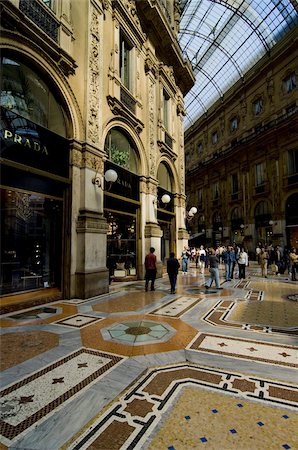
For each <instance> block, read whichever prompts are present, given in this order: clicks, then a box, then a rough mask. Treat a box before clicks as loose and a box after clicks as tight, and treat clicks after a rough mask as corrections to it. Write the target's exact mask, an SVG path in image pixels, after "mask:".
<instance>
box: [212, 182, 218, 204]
mask: <svg viewBox="0 0 298 450" xmlns="http://www.w3.org/2000/svg"><path fill="white" fill-rule="evenodd" d="M212 198H213V200H218V199H219V184H218V183H214V184H213V189H212Z"/></svg>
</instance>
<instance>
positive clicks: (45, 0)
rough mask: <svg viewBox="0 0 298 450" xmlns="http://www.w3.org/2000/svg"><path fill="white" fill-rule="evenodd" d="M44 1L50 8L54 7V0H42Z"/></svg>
mask: <svg viewBox="0 0 298 450" xmlns="http://www.w3.org/2000/svg"><path fill="white" fill-rule="evenodd" d="M42 2H43V3H44V4H45V5H46V6H47V7H48V8H50V9H54V1H53V0H42Z"/></svg>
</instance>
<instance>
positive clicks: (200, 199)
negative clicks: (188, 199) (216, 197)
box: [198, 189, 203, 208]
mask: <svg viewBox="0 0 298 450" xmlns="http://www.w3.org/2000/svg"><path fill="white" fill-rule="evenodd" d="M198 206H199V208H202V206H203V190H202V189H199V190H198Z"/></svg>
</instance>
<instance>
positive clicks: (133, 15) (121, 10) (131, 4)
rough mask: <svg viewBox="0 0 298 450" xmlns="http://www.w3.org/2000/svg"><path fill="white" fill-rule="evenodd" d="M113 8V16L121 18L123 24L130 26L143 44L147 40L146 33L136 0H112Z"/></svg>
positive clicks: (131, 30)
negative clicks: (141, 22) (139, 16)
mask: <svg viewBox="0 0 298 450" xmlns="http://www.w3.org/2000/svg"><path fill="white" fill-rule="evenodd" d="M112 8H113V17H114V18H115V19H117V20H119V22H120V23H121V25H122V26H128V27H129V29H130V32H133V34H134V36H135V37H136V38H137V39H138V41H139V44H140V45H143V44H144V42H145V41H146V34H145V33H144V32H143V30H142V27H141V24H140V21H139V18H138V15H137V10H136V2H135V0H112Z"/></svg>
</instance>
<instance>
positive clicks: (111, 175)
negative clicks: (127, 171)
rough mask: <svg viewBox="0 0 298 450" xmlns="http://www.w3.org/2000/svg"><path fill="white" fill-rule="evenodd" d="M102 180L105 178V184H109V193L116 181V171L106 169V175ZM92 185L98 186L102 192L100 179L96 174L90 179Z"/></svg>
mask: <svg viewBox="0 0 298 450" xmlns="http://www.w3.org/2000/svg"><path fill="white" fill-rule="evenodd" d="M104 178H105V180H106V182H107V183H109V185H108V189H107V190H108V191H109V190H110V189H111V187H112V184H113V183H115V181H116V180H117V178H118V174H117V172H116V170H113V169H108V170H107V171H106V173H105V174H104ZM92 183H93V184H96V186H98V187H99V188H101V189H102V190H103V189H104V187H103V185H102V183H101V178H100V177H99V176H98V175H97V174H96V175H95V177H94V178H92Z"/></svg>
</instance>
